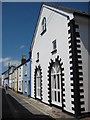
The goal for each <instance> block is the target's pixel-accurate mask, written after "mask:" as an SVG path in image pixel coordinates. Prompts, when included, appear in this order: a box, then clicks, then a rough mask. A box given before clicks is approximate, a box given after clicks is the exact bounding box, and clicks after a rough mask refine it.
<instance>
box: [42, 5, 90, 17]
mask: <svg viewBox="0 0 90 120" xmlns="http://www.w3.org/2000/svg"><path fill="white" fill-rule="evenodd" d="M44 5H47V6H49V7H53V8H56V9H58V10H63V11H65V12H68V13H74V14H80V15H85V16H90V14H89V13H87V12H84V11H81V10H76V9H72V8H67V7H63V6H59V5H56V4H48V3H45V4H44Z"/></svg>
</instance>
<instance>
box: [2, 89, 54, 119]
mask: <svg viewBox="0 0 90 120" xmlns="http://www.w3.org/2000/svg"><path fill="white" fill-rule="evenodd" d="M4 119H5V120H6V119H8V120H9V119H12V120H17V119H20V120H37V119H38V120H52V118H51V117H50V116H46V115H44V114H43V113H42V112H41V111H39V110H37V109H35V108H34V107H33V106H30V105H29V104H28V103H26V102H25V100H24V99H22V97H19V96H18V95H17V94H14V93H13V92H11V91H10V90H8V91H5V90H4V89H2V120H4Z"/></svg>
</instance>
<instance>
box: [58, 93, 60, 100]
mask: <svg viewBox="0 0 90 120" xmlns="http://www.w3.org/2000/svg"><path fill="white" fill-rule="evenodd" d="M58 102H60V92H58Z"/></svg>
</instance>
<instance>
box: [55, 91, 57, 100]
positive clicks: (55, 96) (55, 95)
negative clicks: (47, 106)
mask: <svg viewBox="0 0 90 120" xmlns="http://www.w3.org/2000/svg"><path fill="white" fill-rule="evenodd" d="M55 101H57V98H56V91H55Z"/></svg>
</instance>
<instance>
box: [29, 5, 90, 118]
mask: <svg viewBox="0 0 90 120" xmlns="http://www.w3.org/2000/svg"><path fill="white" fill-rule="evenodd" d="M89 17H90V16H89V15H88V14H87V13H83V12H81V11H76V10H72V9H68V8H64V7H60V6H56V5H49V4H43V5H42V7H41V10H40V15H39V18H38V21H37V25H36V29H35V33H34V36H33V40H32V44H31V51H32V57H31V97H32V98H35V99H38V100H40V101H41V102H44V103H46V104H49V105H54V106H57V107H60V108H61V109H62V110H63V111H66V112H68V113H71V114H73V115H75V116H79V115H82V114H89V113H90V105H89V100H90V95H89V93H88V90H89V87H88V84H90V82H89V80H88V56H89V54H88V53H89V50H88V19H89Z"/></svg>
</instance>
